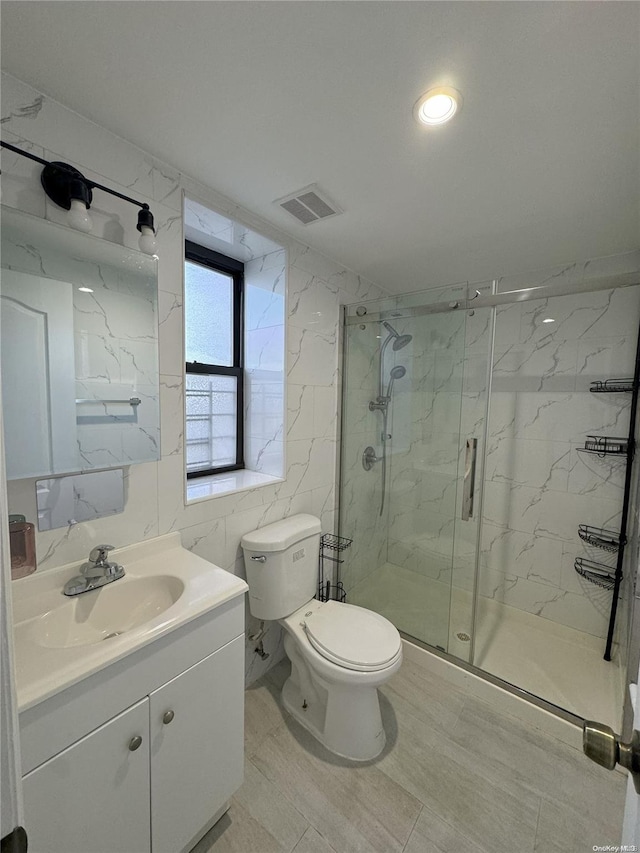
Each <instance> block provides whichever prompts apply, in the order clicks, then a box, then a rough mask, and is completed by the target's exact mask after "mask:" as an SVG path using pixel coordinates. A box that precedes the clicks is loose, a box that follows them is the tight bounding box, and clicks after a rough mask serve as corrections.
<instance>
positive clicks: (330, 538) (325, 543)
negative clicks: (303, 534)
mask: <svg viewBox="0 0 640 853" xmlns="http://www.w3.org/2000/svg"><path fill="white" fill-rule="evenodd" d="M352 542H353V539H347V538H346V537H345V536H336V535H335V533H325V534H324V535H323V536H321V537H320V547H321V548H326V549H327V550H329V551H344V550H345V549H346V548H348V547H349V545H351V543H352Z"/></svg>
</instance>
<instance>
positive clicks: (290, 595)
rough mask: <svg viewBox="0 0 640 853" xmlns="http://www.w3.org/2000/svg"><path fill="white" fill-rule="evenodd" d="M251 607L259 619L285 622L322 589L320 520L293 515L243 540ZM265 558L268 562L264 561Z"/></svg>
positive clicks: (256, 531)
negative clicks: (319, 562)
mask: <svg viewBox="0 0 640 853" xmlns="http://www.w3.org/2000/svg"><path fill="white" fill-rule="evenodd" d="M241 544H242V550H243V551H244V564H245V568H246V570H247V583H248V584H249V607H250V609H251V613H252V615H253V616H255V617H256V618H257V619H284V617H285V616H289V614H290V613H293V611H294V610H297V609H298V608H299V607H302V605H303V604H306V603H307V601H311V599H312V598H314V597H315V594H316V592H317V589H318V557H319V553H320V519H319V518H316V517H315V516H313V515H305V514H300V515H292V516H290V517H289V518H285V519H283V520H282V521H276V522H275V524H268V525H266V527H260V528H259V529H258V530H254V531H253V532H252V533H247V534H246V535H245V536H243V537H242V541H241ZM262 558H264V559H262Z"/></svg>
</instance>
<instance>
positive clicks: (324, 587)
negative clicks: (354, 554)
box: [316, 533, 353, 601]
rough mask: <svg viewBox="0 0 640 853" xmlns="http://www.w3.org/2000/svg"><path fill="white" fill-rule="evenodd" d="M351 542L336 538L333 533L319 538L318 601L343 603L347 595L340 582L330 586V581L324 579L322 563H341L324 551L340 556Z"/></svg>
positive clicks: (341, 537)
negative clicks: (327, 561) (326, 561)
mask: <svg viewBox="0 0 640 853" xmlns="http://www.w3.org/2000/svg"><path fill="white" fill-rule="evenodd" d="M352 542H353V539H347V538H346V537H345V536H336V535H335V533H325V534H324V535H323V536H321V537H320V577H319V580H318V594H317V596H316V597H317V599H318V600H319V601H330V600H331V601H344V600H345V599H346V597H347V593H346V591H345V588H344V586H343V583H342V581H338V582H337V583H335V584H332V583H331V581H330V580H327V581H325V579H324V561H325V560H330V561H331V562H332V563H343V562H344V560H341V559H340V558H339V557H332V556H331V555H330V554H326V553H325V551H333V552H334V553H335V554H340V553H342V551H345V550H346V549H347V548H348V547H349V546H350V545H351V543H352Z"/></svg>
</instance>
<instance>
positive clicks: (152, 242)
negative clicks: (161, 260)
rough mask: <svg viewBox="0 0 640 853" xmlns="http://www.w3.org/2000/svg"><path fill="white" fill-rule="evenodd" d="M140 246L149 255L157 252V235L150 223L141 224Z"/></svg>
mask: <svg viewBox="0 0 640 853" xmlns="http://www.w3.org/2000/svg"><path fill="white" fill-rule="evenodd" d="M138 246H140V251H141V252H145V253H146V254H147V255H155V254H156V246H157V243H156V235H155V234H154V233H153V228H149V226H148V225H142V226H141V228H140V239H139V240H138Z"/></svg>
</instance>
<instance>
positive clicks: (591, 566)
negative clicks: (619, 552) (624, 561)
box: [573, 557, 616, 589]
mask: <svg viewBox="0 0 640 853" xmlns="http://www.w3.org/2000/svg"><path fill="white" fill-rule="evenodd" d="M573 567H574V569H575V570H576V572H577V573H578V574H579V575H581V576H582V577H583V578H585V579H586V580H588V581H590V582H591V583H594V584H595V585H596V586H601V587H602V588H603V589H613V586H614V584H615V580H616V576H615V573H616V570H615V566H605V565H604V564H603V563H596V561H595V560H587V559H586V558H585V557H576V561H575V563H574V564H573Z"/></svg>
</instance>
